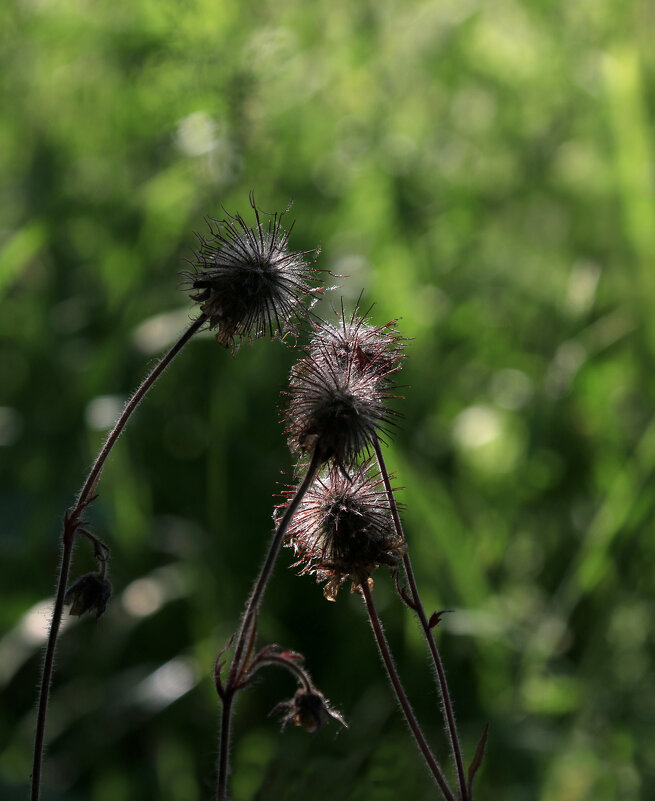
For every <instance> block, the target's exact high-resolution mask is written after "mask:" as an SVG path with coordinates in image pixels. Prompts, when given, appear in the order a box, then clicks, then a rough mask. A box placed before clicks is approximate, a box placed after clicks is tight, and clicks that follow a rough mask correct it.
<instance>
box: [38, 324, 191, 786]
mask: <svg viewBox="0 0 655 801" xmlns="http://www.w3.org/2000/svg"><path fill="white" fill-rule="evenodd" d="M206 319H207V318H206V316H205V315H201V316H200V317H199V318H198V319H197V320H195V321H194V322H193V323H192V324H191V325H190V326H189V328H187V329H186V331H185V332H184V333H183V334H182V336H181V337H180V338H179V339H178V340H177V342H176V343H175V344H174V345H173V347H172V348H171V349H170V350H169V351H168V353H166V355H165V356H163V357H162V358H161V359H160V360H159V362H157V364H156V365H155V367H153V369H152V370H151V371H150V373H148V375H147V376H146V377H145V379H144V380H143V382H142V383H141V384H140V386H139V388H138V389H137V390H136V392H135V393H134V395H132V397H131V398H130V400H129V401H128V403H127V405H126V406H125V408H124V409H123V412H122V414H121V416H120V417H119V418H118V420H117V421H116V424H115V425H114V427H113V428H112V430H111V431H110V433H109V436H108V437H107V439H106V440H105V444H104V445H103V446H102V448H101V450H100V453H99V454H98V456H97V457H96V460H95V462H94V463H93V466H92V467H91V470H90V472H89V475H88V476H87V478H86V481H85V482H84V485H83V487H82V489H81V490H80V493H79V495H78V496H77V500H76V502H75V506H74V507H73V508H72V509H71V510H70V511H69V512H68V513H67V514H66V518H65V523H64V531H63V533H62V546H61V559H60V563H59V576H58V578H57V594H56V596H55V605H54V608H53V611H52V619H51V621H50V631H49V632H48V641H47V644H46V651H45V657H44V660H43V672H42V674H41V684H40V688H39V704H38V710H37V718H36V731H35V735H34V760H33V764H32V789H31V795H30V799H31V801H38V800H39V797H40V794H41V766H42V763H43V746H44V742H45V726H46V717H47V712H48V701H49V698H50V685H51V683H52V673H53V668H54V660H55V649H56V647H57V636H58V634H59V629H60V627H61V618H62V614H63V610H64V597H65V595H66V585H67V583H68V574H69V572H70V566H71V560H72V556H73V546H74V544H75V535H76V533H77V532H78V530H79V527H80V525H81V517H82V514H83V512H84V509H85V508H86V507H87V506H88V504H89V502H90V501H91V500H92V495H93V492H94V490H95V488H96V486H97V484H98V480H99V479H100V474H101V472H102V468H103V467H104V464H105V462H106V461H107V457H108V456H109V454H110V453H111V450H112V448H113V447H114V445H115V444H116V440H117V439H118V437H119V436H120V435H121V432H122V431H123V429H124V428H125V425H126V423H127V421H128V420H129V419H130V417H131V415H132V412H134V410H135V409H136V407H137V406H138V405H139V403H140V402H141V401H142V400H143V398H144V397H145V396H146V394H147V393H148V390H149V389H150V388H151V387H152V385H153V384H154V383H155V381H156V380H157V379H158V378H159V376H160V375H161V374H162V373H163V372H164V370H165V369H166V368H167V367H168V365H169V364H170V363H171V362H172V361H173V359H174V358H175V357H176V356H177V354H178V353H179V352H180V351H181V350H182V348H183V347H184V346H185V345H186V344H187V342H188V341H189V340H190V339H191V337H192V336H193V335H194V334H195V333H196V332H197V331H198V330H199V329H200V328H201V327H202V325H203V323H204V322H205V321H206ZM84 533H85V535H86V536H87V537H88V536H89V533H88V532H84ZM91 538H92V539H93V536H92V535H91ZM96 547H97V545H96ZM103 568H104V565H103Z"/></svg>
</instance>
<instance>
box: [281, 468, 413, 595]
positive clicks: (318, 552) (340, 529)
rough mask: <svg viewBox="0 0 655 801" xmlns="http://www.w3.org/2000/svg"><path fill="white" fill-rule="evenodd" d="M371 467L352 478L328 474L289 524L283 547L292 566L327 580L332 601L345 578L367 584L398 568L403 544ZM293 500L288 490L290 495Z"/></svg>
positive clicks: (382, 489) (336, 471) (318, 479)
mask: <svg viewBox="0 0 655 801" xmlns="http://www.w3.org/2000/svg"><path fill="white" fill-rule="evenodd" d="M382 484H383V482H382V479H381V477H380V475H379V474H378V473H377V472H375V473H374V472H373V471H372V470H371V467H370V462H366V463H365V464H363V465H362V466H361V467H360V468H359V469H358V470H356V471H355V472H354V474H353V475H352V476H351V477H347V476H345V475H343V473H341V472H340V471H338V470H336V469H331V470H328V471H326V472H324V473H323V474H322V475H320V476H318V478H317V479H316V481H315V482H314V484H313V485H312V486H311V488H310V489H309V490H308V491H307V493H306V495H305V497H304V498H303V500H302V502H301V504H300V506H299V507H298V510H297V511H296V513H295V514H294V516H293V517H292V519H291V523H290V524H289V529H288V532H287V537H286V540H285V544H286V545H287V546H289V547H292V548H293V549H294V551H295V553H296V555H297V556H298V561H297V562H296V563H295V565H294V567H297V566H300V567H301V570H300V573H301V575H302V574H305V573H310V574H313V575H315V576H316V580H317V581H319V582H321V581H327V582H328V583H327V585H326V587H325V589H324V593H325V596H326V597H327V598H328V600H334V599H335V597H336V594H337V591H338V589H339V587H340V586H341V585H342V584H343V582H344V581H346V579H350V580H351V581H352V582H353V583H354V584H355V585H360V584H362V582H364V581H367V580H368V577H369V576H370V574H371V573H372V572H373V570H374V569H375V568H376V567H378V566H380V565H387V566H389V567H391V568H394V567H396V566H397V565H398V564H399V563H400V561H401V560H402V557H403V555H404V553H405V550H406V549H405V542H404V540H403V539H402V538H401V537H399V536H398V534H397V533H396V530H395V528H394V525H393V520H392V517H391V512H390V509H389V503H388V500H387V495H386V492H385V490H384V487H383V486H382ZM289 497H291V491H289Z"/></svg>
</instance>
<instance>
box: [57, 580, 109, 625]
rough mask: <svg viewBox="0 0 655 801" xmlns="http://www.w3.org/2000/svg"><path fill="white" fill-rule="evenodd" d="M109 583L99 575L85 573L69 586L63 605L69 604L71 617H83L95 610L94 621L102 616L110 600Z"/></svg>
mask: <svg viewBox="0 0 655 801" xmlns="http://www.w3.org/2000/svg"><path fill="white" fill-rule="evenodd" d="M111 593H112V586H111V582H110V581H109V580H108V579H106V578H105V577H104V576H102V575H101V574H100V573H86V574H85V575H84V576H82V577H81V578H79V579H78V580H77V581H76V582H75V583H74V584H73V585H71V586H70V587H69V588H68V590H67V592H66V595H65V596H64V603H65V604H70V614H71V615H78V616H79V615H83V614H84V613H85V612H91V611H93V610H95V613H96V619H98V618H99V617H100V616H101V615H103V614H104V612H105V609H106V608H107V604H108V603H109V599H110V598H111Z"/></svg>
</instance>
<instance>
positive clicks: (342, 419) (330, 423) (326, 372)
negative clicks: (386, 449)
mask: <svg viewBox="0 0 655 801" xmlns="http://www.w3.org/2000/svg"><path fill="white" fill-rule="evenodd" d="M326 332H327V333H326ZM335 333H338V332H336V329H333V328H328V327H327V326H320V327H318V328H317V335H315V336H314V338H313V339H312V340H311V343H310V346H309V348H308V349H307V351H306V353H305V355H304V356H303V358H302V359H301V360H300V361H299V362H298V363H297V364H296V365H295V367H294V368H293V370H292V371H291V378H290V385H289V390H288V392H287V395H288V403H287V407H286V409H285V412H284V421H285V423H286V433H287V435H288V437H289V447H290V448H291V450H292V452H294V453H295V454H297V455H299V456H303V455H304V454H306V453H311V452H314V451H316V452H317V453H318V454H319V457H320V459H321V462H322V463H325V462H328V461H330V460H333V461H334V462H335V463H336V465H337V466H338V467H339V468H340V469H341V470H342V471H343V472H344V473H347V472H348V470H349V469H350V467H352V466H353V465H354V464H356V462H357V461H358V460H359V459H360V458H361V457H362V455H363V454H365V453H366V452H367V451H369V450H370V449H371V448H372V447H373V444H374V442H375V441H376V440H377V438H378V436H379V435H380V433H388V430H389V425H390V423H391V422H392V421H393V418H394V417H395V416H396V412H395V411H393V410H392V409H390V408H389V406H388V401H389V400H390V399H391V398H394V397H395V396H394V395H393V393H392V392H391V391H390V390H391V389H392V380H391V379H392V376H393V373H394V372H395V370H396V369H398V362H399V360H400V354H399V353H397V352H395V351H391V350H387V349H386V348H384V347H382V348H375V347H370V345H371V341H367V342H366V343H365V344H366V345H367V350H366V351H364V349H363V348H362V347H361V346H360V345H359V344H356V345H355V346H354V347H353V348H351V349H350V350H347V349H344V346H343V343H342V341H341V339H340V338H339V337H338V336H335Z"/></svg>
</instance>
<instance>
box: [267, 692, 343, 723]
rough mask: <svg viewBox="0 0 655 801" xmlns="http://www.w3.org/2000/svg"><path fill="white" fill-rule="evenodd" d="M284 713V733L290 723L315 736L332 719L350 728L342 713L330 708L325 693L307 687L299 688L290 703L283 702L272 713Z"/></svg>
mask: <svg viewBox="0 0 655 801" xmlns="http://www.w3.org/2000/svg"><path fill="white" fill-rule="evenodd" d="M274 712H284V716H283V718H282V731H284V730H285V729H286V728H287V726H288V725H289V724H290V723H293V724H294V725H295V726H300V727H301V728H303V729H304V730H305V731H308V732H310V734H314V732H317V731H318V730H319V729H320V728H322V727H323V726H324V725H325V724H326V723H327V722H328V721H329V720H330V718H331V719H332V720H336V721H338V722H339V723H340V724H341V725H342V726H345V727H346V728H348V724H347V723H346V721H345V720H344V719H343V716H342V715H341V713H339V712H337V711H336V710H334V709H332V708H331V707H330V704H329V703H328V701H327V699H326V698H325V696H324V695H323V693H321V692H319V691H318V690H317V689H316V688H312V689H308V688H306V687H299V688H298V689H297V690H296V692H295V694H294V696H293V698H291V699H290V700H288V701H282V703H280V704H278V705H277V706H276V707H275V708H274V709H273V710H272V712H271V714H273V713H274Z"/></svg>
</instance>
